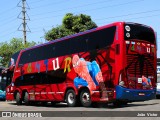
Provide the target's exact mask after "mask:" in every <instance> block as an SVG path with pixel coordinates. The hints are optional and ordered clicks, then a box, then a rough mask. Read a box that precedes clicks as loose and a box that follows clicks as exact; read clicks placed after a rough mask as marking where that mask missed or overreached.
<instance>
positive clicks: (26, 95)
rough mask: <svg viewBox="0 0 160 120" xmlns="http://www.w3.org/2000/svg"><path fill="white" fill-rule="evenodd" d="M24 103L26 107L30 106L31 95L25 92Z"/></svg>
mask: <svg viewBox="0 0 160 120" xmlns="http://www.w3.org/2000/svg"><path fill="white" fill-rule="evenodd" d="M24 103H25V105H29V95H28V92H25V94H24Z"/></svg>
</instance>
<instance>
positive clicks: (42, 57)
mask: <svg viewBox="0 0 160 120" xmlns="http://www.w3.org/2000/svg"><path fill="white" fill-rule="evenodd" d="M14 56H16V57H12V58H11V64H10V68H9V69H8V71H9V72H10V73H12V74H11V75H10V76H12V77H11V78H12V81H11V83H10V85H9V86H8V87H7V90H6V99H7V100H16V103H17V104H21V103H22V102H24V103H25V104H27V105H28V104H30V103H32V102H35V101H41V102H51V103H53V104H54V103H57V102H67V104H68V106H76V105H77V104H78V103H81V105H82V106H90V105H91V104H92V103H95V102H113V103H127V102H133V101H145V100H150V99H153V98H155V94H156V89H155V88H156V79H157V78H156V59H157V57H156V38H155V33H154V31H153V29H152V28H151V27H149V26H146V25H142V24H137V23H129V22H116V23H112V24H109V25H106V26H102V27H98V28H95V29H92V30H87V31H85V32H82V33H78V34H75V35H71V36H67V37H64V38H61V39H58V40H54V41H51V42H48V43H45V44H41V45H38V46H34V47H31V48H28V49H24V50H21V51H20V52H18V53H16V55H14Z"/></svg>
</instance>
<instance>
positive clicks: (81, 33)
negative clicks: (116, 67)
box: [22, 22, 124, 51]
mask: <svg viewBox="0 0 160 120" xmlns="http://www.w3.org/2000/svg"><path fill="white" fill-rule="evenodd" d="M122 23H124V22H114V23H111V24H107V25H104V26H100V27H97V28H93V29H90V30H86V31H84V32H79V33H76V34H73V35H68V36H65V37H62V38H59V39H55V40H52V41H49V42H46V43H43V44H40V45H36V46H33V47H30V48H26V49H23V50H22V51H26V50H30V49H34V48H37V47H41V46H44V45H48V44H52V43H56V42H59V41H63V40H66V39H69V38H73V37H76V36H79V35H83V34H87V33H90V32H93V31H96V30H100V29H104V28H107V27H110V26H114V25H118V24H122Z"/></svg>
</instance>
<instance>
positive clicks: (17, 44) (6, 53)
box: [0, 38, 36, 67]
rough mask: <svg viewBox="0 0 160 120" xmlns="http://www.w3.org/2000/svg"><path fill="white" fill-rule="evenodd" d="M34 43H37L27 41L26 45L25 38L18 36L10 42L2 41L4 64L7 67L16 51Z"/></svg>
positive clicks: (2, 60)
mask: <svg viewBox="0 0 160 120" xmlns="http://www.w3.org/2000/svg"><path fill="white" fill-rule="evenodd" d="M34 45H36V43H35V42H27V44H25V45H24V44H23V40H22V39H18V38H13V39H12V40H11V41H10V43H7V42H2V43H0V56H1V58H2V59H1V61H0V62H1V64H2V66H5V67H7V65H8V63H9V60H10V58H11V56H12V55H13V54H14V53H16V52H18V51H20V50H22V49H24V48H28V47H31V46H34Z"/></svg>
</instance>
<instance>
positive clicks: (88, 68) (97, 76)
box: [72, 55, 103, 94]
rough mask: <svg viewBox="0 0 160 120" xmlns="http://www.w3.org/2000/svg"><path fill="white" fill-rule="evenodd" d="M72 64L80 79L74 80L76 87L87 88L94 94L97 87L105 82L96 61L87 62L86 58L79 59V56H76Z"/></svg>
mask: <svg viewBox="0 0 160 120" xmlns="http://www.w3.org/2000/svg"><path fill="white" fill-rule="evenodd" d="M72 64H73V68H74V70H75V72H76V73H77V74H78V77H76V78H75V79H74V85H75V86H76V87H77V88H78V87H79V86H87V87H88V88H89V90H90V93H91V94H92V91H94V90H95V89H96V86H97V85H99V83H100V82H103V76H102V72H101V70H100V68H99V65H98V64H97V62H96V61H93V62H89V61H85V59H84V58H79V56H78V55H74V56H73V59H72Z"/></svg>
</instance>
